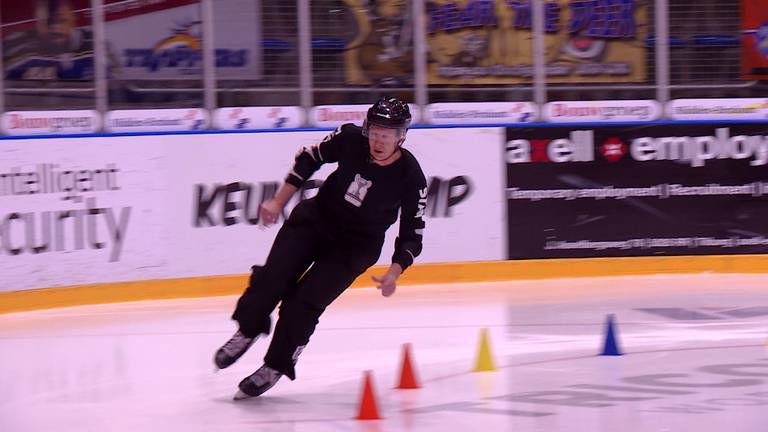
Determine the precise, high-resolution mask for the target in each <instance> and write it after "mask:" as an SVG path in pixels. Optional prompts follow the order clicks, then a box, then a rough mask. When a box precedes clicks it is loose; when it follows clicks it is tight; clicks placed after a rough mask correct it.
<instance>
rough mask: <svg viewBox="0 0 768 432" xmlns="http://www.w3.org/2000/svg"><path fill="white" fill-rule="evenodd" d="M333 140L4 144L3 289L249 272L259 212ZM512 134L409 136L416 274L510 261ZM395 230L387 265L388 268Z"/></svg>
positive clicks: (259, 259)
mask: <svg viewBox="0 0 768 432" xmlns="http://www.w3.org/2000/svg"><path fill="white" fill-rule="evenodd" d="M328 133H329V132H328V131H301V132H287V133H286V132H284V133H278V132H268V133H232V134H191V135H170V134H169V135H145V136H109V137H88V138H57V139H54V138H45V139H24V140H13V139H6V140H0V153H1V154H3V155H4V157H3V158H0V266H1V268H2V271H3V283H2V284H0V290H2V291H13V290H23V289H33V288H43V287H55V286H66V285H76V284H91V283H108V282H119V281H130V280H147V279H163V278H180V277H193V276H205V275H224V274H242V273H247V272H248V271H249V270H250V266H251V265H253V264H261V263H263V262H264V260H265V259H266V256H267V253H268V252H269V249H270V247H271V244H272V241H273V240H274V237H275V235H276V234H277V232H278V229H279V226H280V225H279V224H281V223H282V222H283V220H284V218H285V216H287V215H288V214H289V212H290V210H291V209H292V208H293V207H294V206H295V205H296V203H298V200H299V199H303V198H307V197H311V196H314V195H315V194H316V192H317V188H318V187H319V186H320V185H321V184H322V180H323V179H324V178H325V177H326V176H327V175H328V174H329V173H330V172H331V171H332V170H333V169H334V168H335V166H336V165H335V164H327V165H324V166H323V167H322V168H321V170H320V171H319V172H318V173H316V175H315V176H314V178H313V179H311V180H310V181H308V182H307V184H306V185H305V187H304V189H303V190H302V191H300V192H299V193H298V194H297V195H296V196H295V197H294V199H293V200H292V201H291V202H290V203H289V205H288V206H287V208H286V210H285V213H284V216H283V218H281V220H280V221H279V224H278V225H275V226H271V227H269V228H265V227H263V226H262V225H261V224H260V221H259V217H258V209H259V206H260V205H261V203H263V202H264V201H265V200H267V199H269V198H270V197H272V196H273V195H274V194H275V192H276V191H277V189H278V187H279V186H280V184H281V183H282V182H283V179H284V178H285V176H286V174H287V172H288V171H289V170H290V167H291V165H292V163H293V160H294V157H295V155H296V153H297V151H298V150H299V149H301V147H304V146H311V145H313V144H317V143H318V142H320V141H321V140H322V139H323V138H324V137H325V136H326V135H327V134H328ZM503 133H504V130H503V129H502V128H492V129H491V128H488V129H450V130H449V129H430V130H421V129H418V130H413V131H411V132H409V137H408V141H407V142H406V144H405V145H406V147H407V148H408V149H409V150H411V151H412V152H413V153H414V154H415V155H416V157H417V158H418V159H419V162H420V164H421V166H422V168H423V170H424V172H425V175H426V176H427V182H428V189H427V208H426V211H425V215H426V225H427V227H426V229H425V238H424V252H423V253H422V255H421V256H420V257H419V258H418V259H417V262H420V263H428V262H455V261H484V260H499V259H504V257H505V249H504V232H503V230H504V225H505V224H504V195H503V190H504V187H503V169H504V167H503V165H502V164H501V161H500V159H499V153H498V150H499V143H500V142H501V141H503ZM398 227H399V226H398V224H397V223H395V224H394V225H393V226H392V227H391V228H390V230H389V231H388V232H387V241H386V244H385V247H384V250H383V251H382V253H381V256H380V259H379V263H380V264H389V263H390V261H391V256H392V251H393V243H394V239H395V236H396V234H397V230H398Z"/></svg>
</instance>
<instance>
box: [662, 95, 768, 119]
mask: <svg viewBox="0 0 768 432" xmlns="http://www.w3.org/2000/svg"><path fill="white" fill-rule="evenodd" d="M667 116H669V118H671V119H673V120H766V121H768V98H742V99H739V98H734V99H675V100H672V101H670V102H669V103H668V104H667Z"/></svg>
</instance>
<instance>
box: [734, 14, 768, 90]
mask: <svg viewBox="0 0 768 432" xmlns="http://www.w3.org/2000/svg"><path fill="white" fill-rule="evenodd" d="M741 29H742V37H741V40H742V44H743V45H742V50H741V76H742V78H744V79H745V80H766V79H768V8H766V5H765V0H741Z"/></svg>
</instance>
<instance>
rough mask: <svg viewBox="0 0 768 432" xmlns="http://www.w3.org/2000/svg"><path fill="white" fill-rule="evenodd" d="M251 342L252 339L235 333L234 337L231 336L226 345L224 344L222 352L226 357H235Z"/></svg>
mask: <svg viewBox="0 0 768 432" xmlns="http://www.w3.org/2000/svg"><path fill="white" fill-rule="evenodd" d="M252 340H253V338H249V337H245V336H243V334H242V333H240V332H237V333H235V335H234V336H232V339H230V340H228V341H227V343H225V344H224V347H223V349H224V352H226V353H227V355H236V354H238V353H239V352H240V351H242V350H243V349H245V347H246V346H248V344H249V343H250V342H251V341H252Z"/></svg>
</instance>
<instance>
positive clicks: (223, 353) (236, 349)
mask: <svg viewBox="0 0 768 432" xmlns="http://www.w3.org/2000/svg"><path fill="white" fill-rule="evenodd" d="M256 339H257V338H256V337H252V338H249V337H247V336H245V335H243V334H242V333H240V330H238V331H237V333H235V334H234V335H233V336H232V338H231V339H229V340H228V341H227V343H225V344H224V345H223V346H222V347H221V348H219V350H218V351H216V355H215V356H214V358H213V362H214V363H215V364H216V367H217V368H219V369H224V368H226V367H229V366H231V365H232V364H233V363H234V362H236V361H237V359H239V358H240V357H242V355H243V354H245V352H246V351H248V348H250V347H251V345H253V343H254V342H255V341H256Z"/></svg>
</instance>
